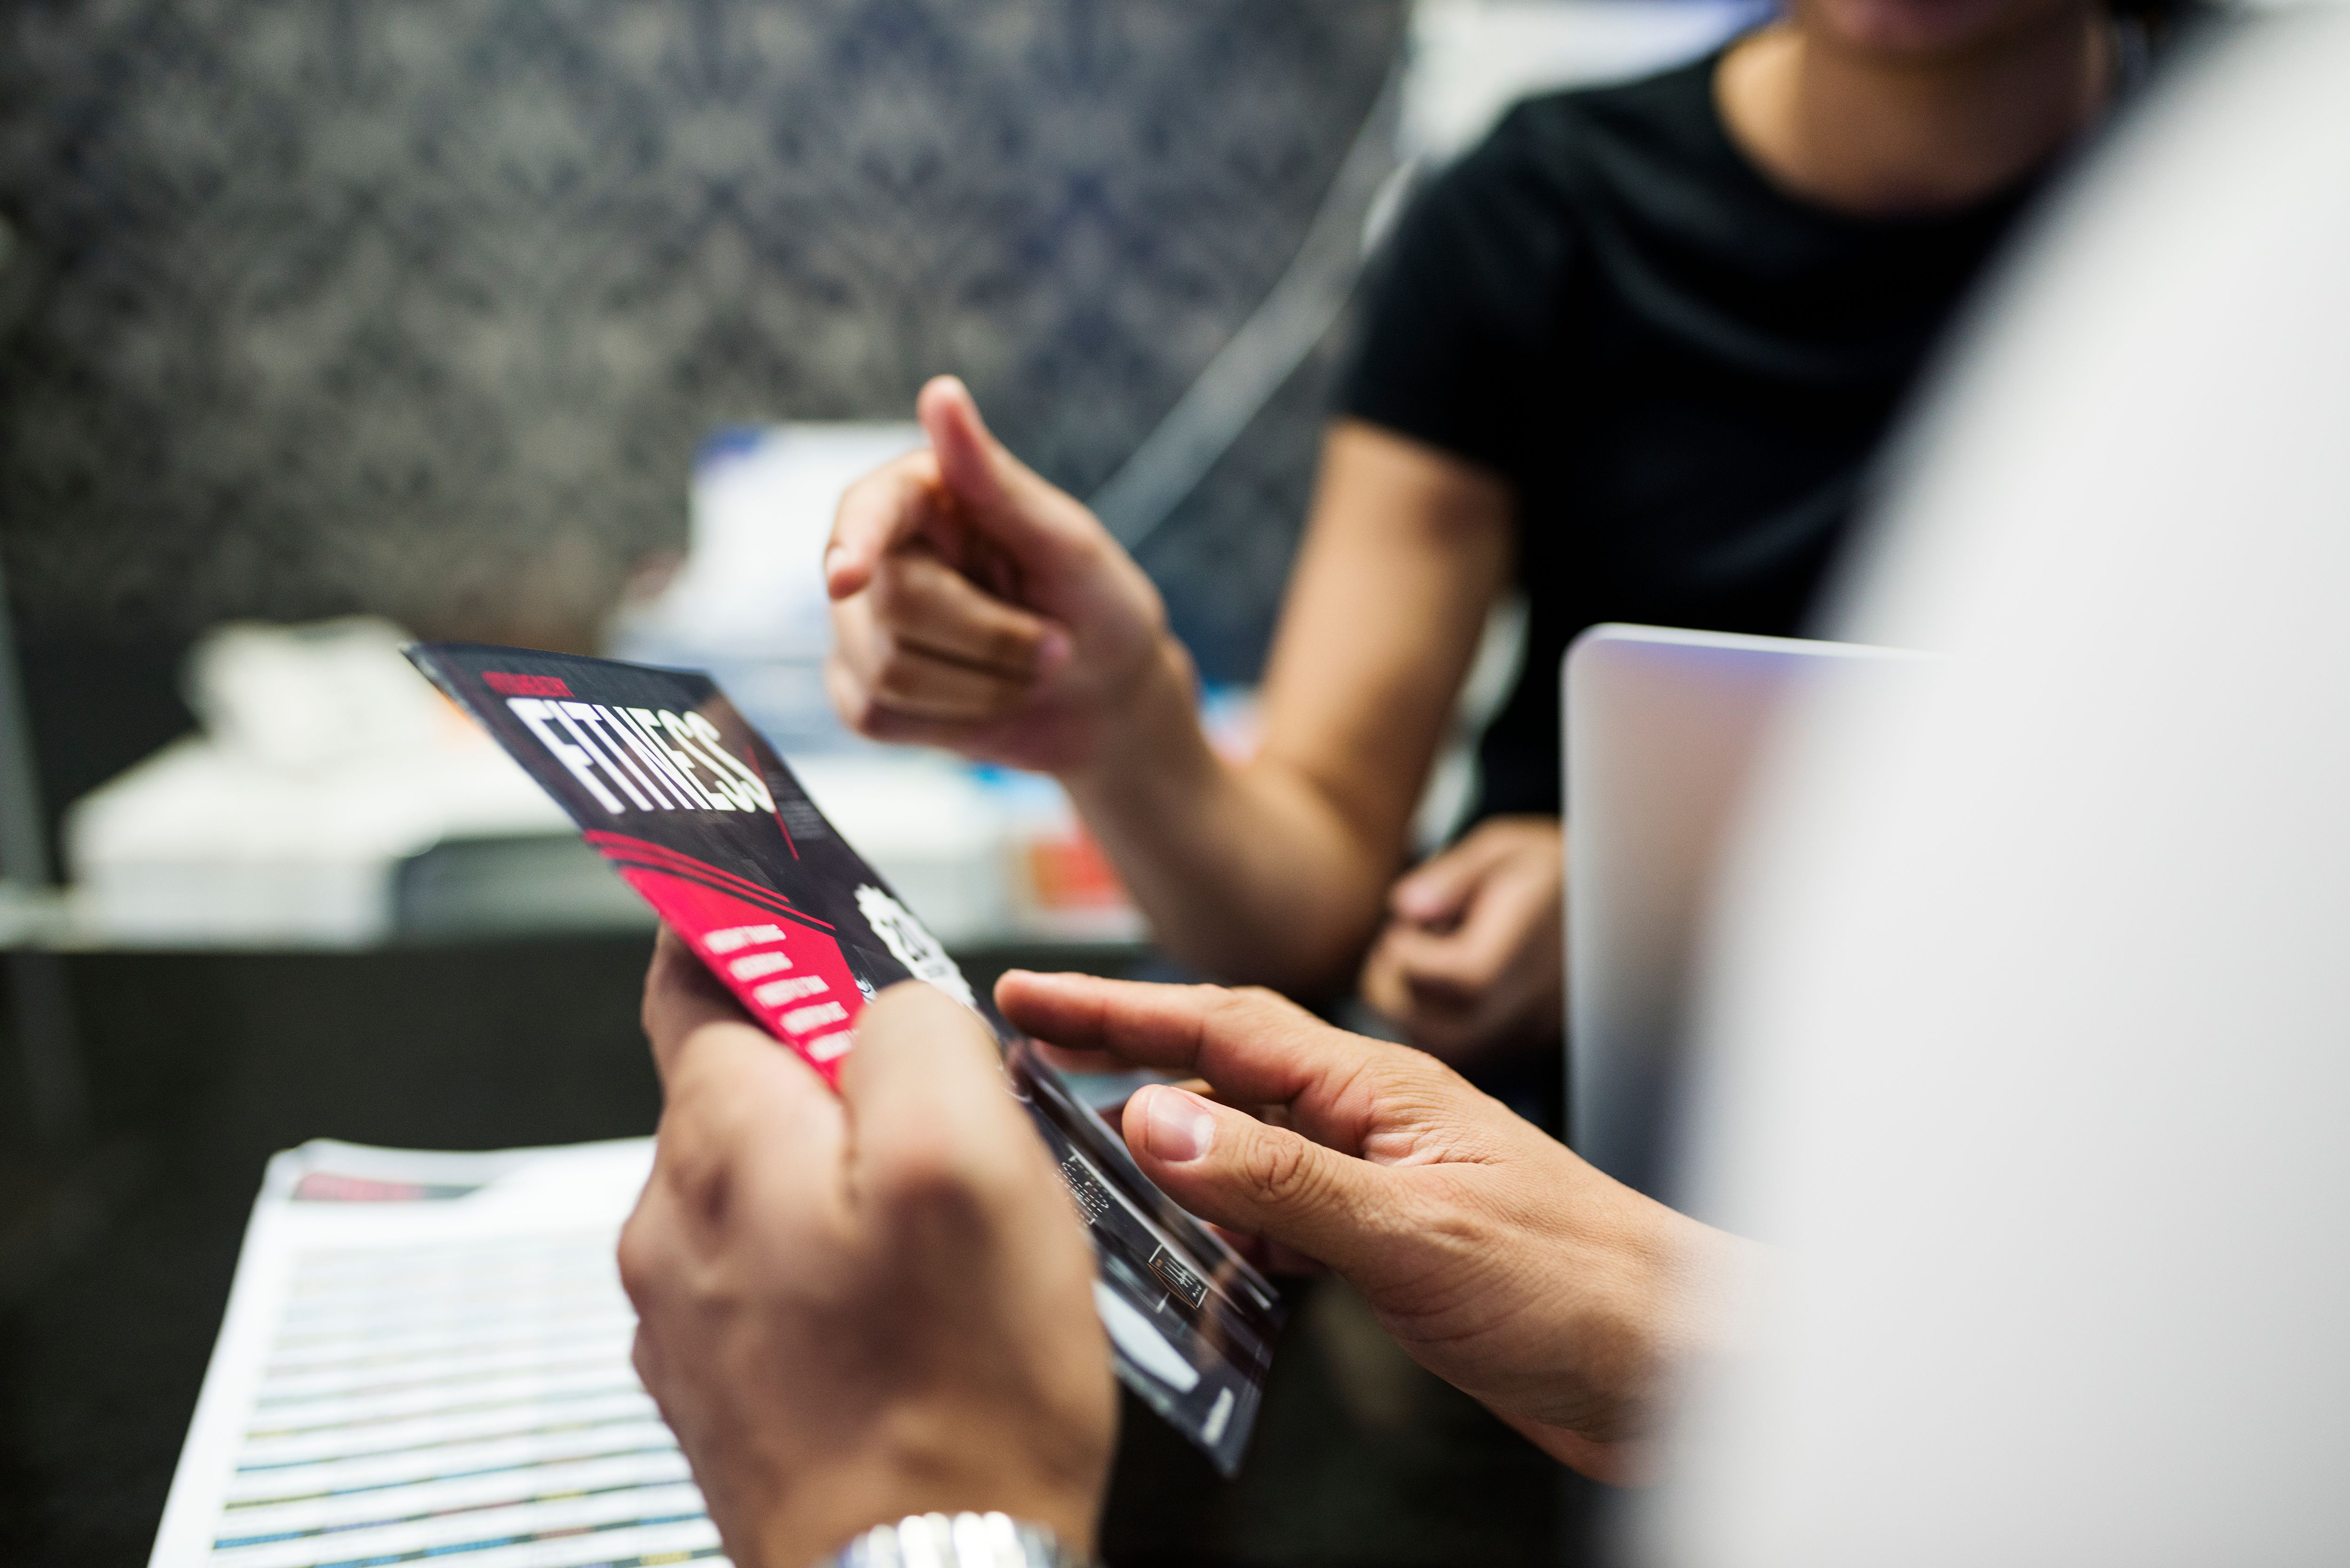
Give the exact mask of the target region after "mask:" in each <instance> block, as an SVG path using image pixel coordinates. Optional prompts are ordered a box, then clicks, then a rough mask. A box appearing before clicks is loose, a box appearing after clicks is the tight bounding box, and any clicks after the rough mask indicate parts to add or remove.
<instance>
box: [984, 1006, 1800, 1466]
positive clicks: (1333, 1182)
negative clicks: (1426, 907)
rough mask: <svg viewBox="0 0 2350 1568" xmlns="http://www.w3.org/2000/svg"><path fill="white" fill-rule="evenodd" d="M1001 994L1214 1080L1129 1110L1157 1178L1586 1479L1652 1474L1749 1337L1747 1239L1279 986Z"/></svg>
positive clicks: (1062, 1033) (1056, 1029)
mask: <svg viewBox="0 0 2350 1568" xmlns="http://www.w3.org/2000/svg"><path fill="white" fill-rule="evenodd" d="M995 997H996V1002H997V1005H999V1006H1000V1007H1002V1008H1003V1012H1004V1013H1005V1015H1006V1016H1008V1017H1009V1018H1010V1019H1011V1020H1012V1021H1013V1022H1014V1023H1017V1024H1018V1025H1020V1026H1021V1027H1022V1028H1024V1029H1026V1030H1028V1031H1030V1032H1031V1033H1034V1034H1035V1035H1036V1036H1037V1037H1038V1038H1039V1039H1042V1040H1046V1041H1050V1042H1052V1043H1053V1044H1055V1045H1056V1046H1059V1047H1061V1048H1063V1049H1066V1050H1097V1051H1107V1052H1109V1053H1110V1054H1114V1055H1115V1056H1117V1057H1118V1058H1119V1059H1120V1060H1123V1061H1126V1062H1129V1063H1136V1064H1144V1065H1149V1066H1154V1067H1163V1068H1172V1069H1174V1070H1176V1071H1179V1072H1183V1073H1190V1074H1196V1075H1199V1076H1200V1077H1201V1078H1204V1079H1206V1080H1207V1082H1208V1084H1209V1085H1211V1086H1212V1088H1213V1090H1214V1092H1215V1095H1216V1096H1217V1098H1216V1099H1212V1100H1211V1099H1208V1098H1205V1097H1202V1096H1199V1095H1195V1094H1191V1093H1189V1092H1187V1091H1185V1090H1183V1089H1180V1088H1171V1087H1166V1086H1153V1087H1149V1088H1146V1089H1143V1090H1142V1091H1140V1092H1139V1093H1138V1094H1137V1095H1135V1096H1134V1097H1133V1098H1132V1099H1130V1100H1128V1102H1127V1106H1126V1111H1125V1133H1126V1141H1127V1144H1128V1147H1130V1148H1131V1149H1133V1151H1134V1155H1135V1158H1136V1159H1137V1160H1139V1162H1140V1163H1141V1165H1142V1168H1143V1169H1144V1170H1145V1171H1146V1172H1147V1173H1148V1174H1149V1176H1150V1178H1151V1179H1153V1180H1154V1181H1156V1182H1158V1183H1159V1186H1160V1187H1162V1188H1163V1189H1166V1191H1167V1194H1168V1196H1170V1198H1172V1199H1175V1200H1176V1201H1177V1202H1178V1203H1180V1204H1182V1205H1183V1206H1184V1207H1185V1208H1186V1209H1189V1210H1191V1211H1192V1212H1193V1213H1195V1214H1198V1215H1200V1216H1201V1218H1202V1219H1205V1220H1210V1221H1211V1222H1213V1223H1215V1224H1218V1225H1221V1226H1223V1227H1224V1228H1225V1229H1227V1230H1229V1231H1238V1232H1241V1233H1243V1234H1245V1235H1250V1236H1257V1237H1262V1238H1263V1239H1265V1240H1267V1241H1274V1242H1278V1243H1280V1244H1281V1245H1283V1246H1285V1247H1287V1248H1289V1249H1292V1250H1293V1251H1296V1252H1299V1253H1302V1254H1304V1255H1305V1256H1306V1257H1310V1258H1314V1259H1317V1260H1319V1261H1320V1262H1324V1263H1326V1264H1327V1265H1329V1266H1330V1267H1331V1268H1332V1269H1334V1270H1336V1272H1339V1273H1340V1274H1342V1275H1344V1276H1345V1277H1346V1278H1347V1281H1348V1282H1351V1283H1352V1284H1353V1285H1354V1286H1355V1288H1356V1289H1357V1290H1358V1291H1360V1292H1361V1293H1363V1296H1364V1298H1365V1299H1366V1300H1367V1301H1368V1302H1369V1303H1370V1304H1371V1307H1372V1309H1373V1311H1375V1312H1376V1313H1377V1314H1378V1317H1379V1320H1380V1322H1381V1323H1383V1324H1386V1325H1387V1328H1388V1332H1389V1333H1391V1334H1394V1335H1395V1337H1396V1339H1397V1341H1398V1342H1399V1343H1400V1344H1401V1345H1402V1346H1403V1348H1404V1349H1405V1350H1406V1351H1408V1352H1409V1353H1410V1355H1412V1356H1413V1357H1414V1358H1415V1359H1417V1360H1418V1361H1419V1362H1420V1364H1421V1365H1423V1366H1426V1367H1428V1369H1429V1370H1430V1371H1431V1372H1434V1373H1436V1374H1437V1375H1438V1376H1440V1377H1442V1378H1444V1379H1445V1380H1446V1381H1448V1382H1450V1383H1451V1384H1453V1385H1455V1386H1458V1387H1460V1388H1462V1389H1464V1390H1466V1391H1467V1392H1469V1393H1470V1394H1472V1395H1474V1396H1476V1397H1478V1398H1480V1399H1482V1400H1483V1401H1484V1402H1485V1403H1486V1404H1487V1405H1488V1406H1490V1407H1492V1409H1493V1410H1494V1411H1495V1412H1496V1413H1497V1414H1499V1415H1500V1416H1501V1417H1503V1419H1505V1420H1507V1421H1509V1422H1510V1423H1511V1424H1512V1425H1513V1426H1515V1427H1516V1428H1518V1429H1519V1430H1521V1431H1523V1432H1524V1433H1525V1434H1526V1435H1527V1436H1528V1437H1529V1438H1532V1439H1533V1440H1534V1442H1535V1443H1537V1444H1538V1445H1540V1446H1541V1447H1542V1448H1543V1449H1545V1450H1546V1451H1547V1452H1549V1453H1550V1454H1552V1455H1553V1456H1554V1457H1555V1458H1557V1459H1561V1460H1563V1461H1565V1463H1567V1464H1569V1465H1572V1466H1574V1467H1575V1469H1578V1470H1581V1471H1583V1472H1584V1473H1585V1474H1586V1475H1589V1476H1593V1477H1596V1478H1597V1479H1599V1480H1609V1481H1618V1482H1620V1481H1627V1480H1639V1479H1642V1478H1643V1477H1644V1475H1645V1474H1646V1472H1647V1469H1648V1458H1649V1456H1648V1445H1649V1440H1650V1438H1651V1437H1652V1435H1653V1434H1654V1433H1655V1432H1656V1430H1657V1428H1658V1427H1659V1422H1660V1419H1661V1417H1662V1416H1663V1414H1664V1411H1663V1406H1664V1403H1665V1400H1666V1397H1667V1396H1668V1393H1669V1388H1670V1387H1671V1386H1672V1385H1673V1383H1674V1382H1675V1381H1676V1380H1677V1378H1678V1376H1679V1375H1680V1374H1682V1373H1684V1372H1686V1371H1687V1370H1688V1369H1689V1368H1690V1364H1691V1363H1692V1362H1694V1361H1697V1360H1699V1359H1700V1358H1703V1357H1707V1356H1710V1355H1719V1354H1721V1353H1722V1352H1724V1351H1725V1350H1726V1349H1727V1348H1729V1346H1730V1345H1731V1341H1732V1339H1733V1338H1734V1335H1735V1330H1736V1327H1737V1322H1736V1316H1735V1311H1734V1307H1733V1305H1732V1298H1733V1295H1734V1293H1735V1289H1736V1287H1737V1285H1738V1283H1739V1281H1740V1278H1741V1277H1742V1275H1743V1274H1744V1273H1745V1272H1747V1271H1748V1270H1749V1269H1751V1268H1752V1265H1753V1258H1754V1255H1755V1252H1756V1249H1754V1248H1753V1247H1752V1244H1751V1243H1749V1242H1744V1241H1739V1240H1737V1239H1736V1238H1734V1237H1731V1236H1729V1235H1726V1234H1724V1233H1723V1232H1721V1231H1715V1230H1713V1229H1711V1228H1710V1227H1708V1226H1705V1225H1701V1224H1700V1223H1698V1222H1697V1221H1696V1220H1690V1219H1689V1218H1688V1217H1686V1216H1684V1215H1681V1214H1678V1213H1675V1212H1674V1211H1673V1210H1669V1209H1667V1208H1666V1207H1664V1206H1663V1205H1662V1204H1660V1203H1658V1202H1656V1201H1654V1200H1653V1199H1648V1198H1645V1197H1643V1196H1641V1195H1640V1194H1639V1193H1638V1192H1635V1191H1633V1190H1632V1189H1630V1188H1628V1187H1626V1186H1624V1185H1623V1184H1621V1183H1620V1182H1617V1181H1616V1180H1614V1179H1611V1178H1609V1177H1607V1176H1604V1175H1602V1174H1601V1173H1600V1172H1598V1171H1596V1170H1594V1169H1593V1168H1591V1167H1590V1166H1588V1165H1586V1164H1585V1163H1584V1162H1583V1161H1582V1160H1581V1159H1578V1158H1575V1155H1573V1154H1571V1153H1569V1152H1568V1151H1567V1149H1566V1148H1565V1147H1564V1146H1562V1145H1560V1144H1559V1143H1557V1142H1555V1141H1554V1140H1553V1139H1551V1138H1550V1137H1546V1136H1544V1134H1543V1133H1542V1132H1540V1131H1539V1130H1537V1129H1536V1128H1535V1127H1533V1126H1532V1125H1530V1124H1529V1123H1527V1122H1525V1121H1523V1120H1522V1119H1521V1118H1519V1117H1518V1116H1513V1115H1512V1114H1511V1113H1510V1111H1509V1110H1508V1109H1506V1108H1505V1107H1504V1106H1502V1105H1501V1104H1500V1102H1498V1101H1496V1100H1493V1099H1492V1098H1490V1097H1488V1096H1484V1095H1482V1094H1480V1093H1479V1092H1478V1091H1477V1090H1476V1089H1475V1088H1473V1087H1472V1086H1471V1085H1469V1084H1468V1083H1467V1082H1465V1081H1464V1080H1463V1079H1462V1078H1461V1075H1459V1074H1457V1073H1455V1072H1453V1071H1452V1070H1451V1068H1449V1067H1447V1066H1445V1065H1444V1064H1442V1063H1440V1062H1438V1061H1436V1060H1435V1059H1434V1058H1432V1057H1430V1056H1427V1055H1424V1054H1421V1053H1419V1052H1417V1051H1413V1050H1410V1049H1409V1048H1407V1047H1404V1046H1400V1045H1394V1044H1388V1043H1387V1042H1384V1041H1378V1040H1368V1039H1365V1038H1363V1037H1361V1036H1359V1035H1353V1034H1347V1033H1343V1032H1342V1031H1339V1030H1336V1029H1333V1028H1330V1027H1329V1026H1328V1025H1326V1024H1324V1023H1320V1022H1319V1021H1317V1020H1316V1019H1315V1018H1314V1017H1313V1015H1312V1014H1310V1013H1308V1012H1305V1010H1304V1009H1302V1008H1299V1007H1296V1006H1295V1005H1293V1004H1291V1003H1289V1002H1284V1001H1282V1000H1280V999H1279V998H1277V997H1274V996H1273V995H1271V994H1269V993H1267V992H1233V991H1224V990H1222V989H1220V988H1218V987H1215V986H1206V985H1200V986H1163V985H1141V984H1135V983H1132V982H1129V981H1107V980H1096V979H1092V978H1089V977H1086V976H1080V975H1035V974H1025V973H1021V972H1019V971H1014V972H1013V973H1011V974H1007V975H1005V976H1004V977H1003V981H1000V982H999V983H998V984H997V986H996V992H995ZM1220 1102H1222V1103H1220ZM1235 1106H1248V1107H1251V1109H1250V1110H1242V1109H1235V1108H1233V1107H1235ZM1261 1107H1277V1108H1278V1111H1279V1113H1280V1114H1279V1115H1278V1116H1276V1117H1275V1118H1274V1119H1275V1120H1277V1121H1279V1122H1281V1123H1283V1124H1285V1125H1280V1126H1276V1125H1273V1123H1272V1122H1268V1121H1267V1120H1264V1119H1261V1117H1260V1116H1257V1115H1254V1114H1252V1111H1253V1110H1255V1109H1258V1108H1261Z"/></svg>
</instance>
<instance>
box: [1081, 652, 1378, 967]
mask: <svg viewBox="0 0 2350 1568" xmlns="http://www.w3.org/2000/svg"><path fill="white" fill-rule="evenodd" d="M1162 640H1163V643H1164V646H1163V648H1162V649H1161V650H1160V655H1159V659H1157V660H1156V661H1155V663H1154V666H1153V668H1152V670H1151V671H1150V673H1149V675H1148V676H1147V677H1146V679H1145V680H1143V681H1141V682H1139V685H1138V688H1137V691H1136V692H1135V695H1134V700H1133V701H1132V703H1131V704H1130V706H1129V707H1128V710H1127V711H1125V712H1124V713H1122V714H1121V715H1120V720H1119V724H1118V732H1117V734H1116V737H1115V740H1114V742H1112V743H1110V744H1108V745H1106V746H1104V747H1102V748H1101V750H1100V753H1099V755H1098V756H1097V759H1096V761H1095V762H1094V763H1093V764H1092V765H1091V766H1090V767H1088V768H1086V769H1084V770H1081V771H1076V772H1072V773H1070V774H1065V775H1064V777H1063V780H1062V782H1063V784H1065V785H1066V787H1067V789H1068V791H1069V795H1070V798H1071V800H1072V801H1073V802H1074V803H1075V804H1076V807H1077V810H1078V812H1079V814H1080V815H1082V816H1083V817H1084V818H1085V820H1086V824H1087V826H1088V827H1089V828H1090V829H1091V830H1092V832H1093V834H1094V836H1095V837H1096V838H1097V839H1098V840H1099V841H1100V843H1101V846H1102V847H1103V848H1104V849H1105V850H1106V851H1107V853H1108V855H1109V857H1110V859H1111V861H1112V863H1113V864H1115V865H1116V866H1117V867H1118V874H1119V876H1120V877H1123V878H1124V879H1125V882H1126V886H1127V889H1128V892H1129V893H1130V894H1131V895H1132V896H1133V898H1134V899H1135V902H1136V903H1137V904H1138V905H1139V907H1140V908H1141V909H1142V911H1143V913H1144V915H1145V916H1146V917H1148V919H1149V921H1150V925H1151V929H1152V931H1153V933H1154V935H1155V936H1156V937H1157V939H1158V940H1159V944H1160V945H1161V946H1162V947H1164V948H1165V949H1166V950H1168V951H1169V952H1170V954H1172V955H1173V956H1174V957H1176V958H1177V959H1180V960H1181V961H1183V962H1185V963H1187V964H1191V965H1193V966H1195V967H1197V968H1199V969H1200V970H1201V971H1205V972H1206V973H1208V974H1209V975H1211V976H1213V977H1214V978H1216V979H1218V980H1221V981H1231V982H1233V983H1240V984H1252V985H1267V986H1272V987H1274V989H1276V990H1280V991H1284V992H1289V993H1290V994H1292V995H1297V996H1304V997H1313V996H1319V995H1324V994H1327V993H1330V992H1336V991H1337V990H1339V989H1341V988H1343V987H1344V986H1345V985H1347V983H1348V982H1350V981H1352V979H1353V978H1354V971H1355V967H1356V965H1357V962H1358V961H1359V960H1360V958H1361V954H1362V951H1363V949H1364V947H1365V946H1366V945H1367V943H1368V942H1369V940H1370V938H1371V936H1372V934H1373V932H1374V930H1375V929H1377V926H1378V919H1379V912H1380V909H1381V900H1382V899H1383V898H1384V896H1385V894H1386V890H1387V886H1388V881H1389V880H1390V879H1391V878H1392V877H1394V875H1395V873H1396V870H1397V863H1396V862H1397V852H1396V849H1395V848H1394V846H1382V845H1379V844H1377V843H1375V842H1374V841H1373V840H1372V837H1371V836H1369V835H1367V834H1365V833H1364V832H1362V831H1361V830H1360V829H1359V828H1358V827H1357V826H1356V825H1354V824H1352V823H1350V822H1349V821H1348V819H1347V815H1346V813H1345V812H1344V810H1343V809H1342V808H1341V807H1340V805H1338V804H1337V803H1336V801H1334V800H1332V799H1331V798H1330V797H1329V796H1328V795H1327V794H1325V793H1324V792H1323V791H1321V790H1319V789H1318V788H1316V787H1315V784H1313V782H1312V781H1311V780H1310V779H1308V778H1306V777H1305V776H1303V775H1302V774H1299V773H1297V772H1296V771H1295V770H1294V769H1290V768H1286V767H1284V766H1281V765H1280V764H1279V763H1275V762H1272V761H1270V760H1268V761H1260V762H1258V763H1253V764H1244V765H1243V764H1234V763H1230V762H1228V761H1226V760H1225V759H1224V758H1222V757H1220V756H1218V755H1217V754H1216V753H1215V752H1214V750H1213V749H1212V748H1211V747H1210V745H1209V744H1208V741H1207V737H1206V735H1205V734H1204V733H1203V732H1202V731H1201V726H1200V721H1199V716H1198V709H1197V702H1196V699H1195V696H1194V683H1193V680H1192V671H1191V660H1190V658H1189V657H1188V656H1187V655H1186V654H1185V653H1184V651H1183V649H1182V647H1181V645H1180V644H1179V643H1177V642H1176V641H1175V640H1174V639H1172V638H1171V637H1170V638H1166V639H1162Z"/></svg>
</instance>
